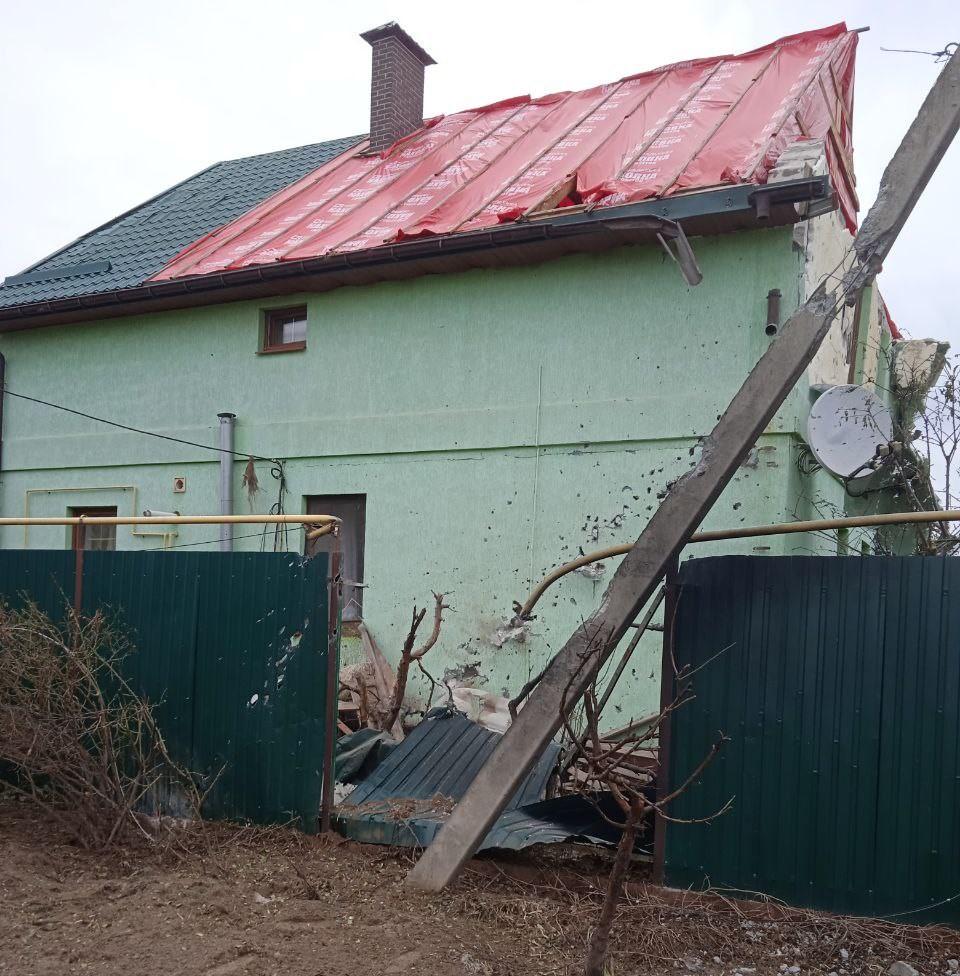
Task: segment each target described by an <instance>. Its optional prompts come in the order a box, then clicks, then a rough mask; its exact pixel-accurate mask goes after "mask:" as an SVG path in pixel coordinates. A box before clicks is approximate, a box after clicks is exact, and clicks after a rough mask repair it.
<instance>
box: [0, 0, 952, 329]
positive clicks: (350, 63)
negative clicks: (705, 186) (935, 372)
mask: <svg viewBox="0 0 960 976" xmlns="http://www.w3.org/2000/svg"><path fill="white" fill-rule="evenodd" d="M957 10H958V8H957V5H956V3H955V2H954V0H914V2H910V3H903V2H902V0H897V2H894V0H879V2H865V0H853V2H847V3H845V4H840V3H827V2H825V0H805V2H802V3H793V4H790V5H787V4H777V3H770V2H769V0H739V2H736V0H735V2H728V0H710V2H705V0H683V2H680V3H676V2H672V3H671V2H661V3H657V4H653V3H648V2H643V0H632V2H619V3H618V2H609V3H606V4H603V3H595V4H590V3H583V2H577V3H571V2H563V0H554V2H551V3H549V4H546V3H530V2H527V3H522V2H518V0H485V2H483V3H481V4H473V3H465V4H452V3H437V2H428V0H404V2H402V3H397V2H394V3H392V4H390V3H384V2H379V0H376V2H369V0H366V2H355V3H352V4H342V3H337V4H332V3H330V2H328V0H274V2H273V3H263V2H262V0H231V2H210V0H164V3H162V4H153V3H151V4H148V3H145V2H143V0H140V2H136V0H134V2H131V0H83V2H77V0H34V2H32V3H23V2H14V0H3V2H2V3H0V13H2V17H0V134H2V139H0V145H2V147H3V151H2V152H0V276H3V275H8V274H15V273H16V272H18V271H20V270H22V269H23V268H24V267H25V266H26V265H28V264H30V263H31V262H33V261H36V260H38V259H39V258H41V257H43V256H44V255H46V254H47V253H49V252H51V251H53V250H55V249H56V248H58V247H60V246H62V245H63V244H65V243H67V242H69V241H71V240H73V239H74V238H75V237H78V236H80V235H81V234H83V233H84V232H86V231H88V230H90V229H92V228H93V227H95V226H97V225H98V224H101V223H103V222H104V221H106V220H108V219H109V218H111V217H113V216H115V215H116V214H118V213H121V212H122V211H124V210H127V209H129V208H130V207H131V206H133V205H135V204H137V203H139V202H141V201H143V200H145V199H147V198H148V197H151V196H153V195H154V194H156V193H158V192H160V191H161V190H163V189H165V188H166V187H168V186H170V185H172V184H173V183H176V182H178V181H179V180H181V179H183V178H184V177H186V176H189V175H190V174H192V173H194V172H196V171H198V170H200V169H202V168H204V167H206V166H208V165H209V164H210V163H212V162H215V161H217V160H221V159H230V158H234V157H237V156H245V155H251V154H254V153H260V152H268V151H271V150H275V149H283V148H287V147H289V146H297V145H302V144H305V143H309V142H318V141H321V140H324V139H331V138H336V137H339V136H346V135H353V134H355V133H357V132H363V131H366V128H367V114H368V97H369V73H370V48H369V47H368V45H367V44H366V43H365V42H364V41H362V40H360V38H359V37H358V36H357V35H358V33H359V32H360V31H362V30H366V29H367V28H370V27H374V26H376V25H378V24H381V23H383V22H385V21H388V20H398V21H399V22H400V23H401V24H402V25H403V27H405V28H406V29H407V31H408V32H409V33H410V34H411V35H412V36H413V37H414V38H416V40H417V41H419V42H420V43H421V44H422V46H423V47H424V48H426V50H427V51H428V52H429V53H430V54H431V55H432V56H433V57H434V58H435V59H436V60H437V62H438V64H437V65H436V66H434V67H431V68H429V69H428V70H427V85H426V92H427V93H426V105H425V111H426V113H427V115H436V114H441V113H445V112H450V111H457V110H459V109H464V108H469V107H472V106H474V105H482V104H486V103H489V102H493V101H496V100H497V99H500V98H505V97H508V96H511V95H517V94H522V93H530V94H544V93H547V92H551V91H556V90H563V89H577V88H584V87H588V86H590V85H593V84H597V83H599V82H604V81H612V80H615V79H617V78H620V77H622V76H623V75H627V74H632V73H635V72H637V71H641V70H644V69H647V68H652V67H656V66H658V65H661V64H667V63H670V62H672V61H678V60H684V59H687V58H693V57H702V56H709V55H714V54H724V53H738V52H740V51H745V50H749V49H750V48H752V47H757V46H759V45H761V44H764V43H767V42H768V41H772V40H774V39H775V38H777V37H780V36H782V35H784V34H790V33H794V32H796V31H801V30H808V29H811V28H815V27H822V26H826V25H828V24H831V23H834V22H836V21H838V20H841V19H845V20H846V22H847V25H848V26H850V27H861V26H868V25H869V26H870V27H871V28H872V29H871V31H870V32H869V33H867V34H864V35H861V38H860V48H859V51H858V56H857V88H856V102H855V108H854V145H855V159H856V167H857V174H858V181H859V182H858V190H859V193H860V198H861V204H862V207H863V209H862V211H861V215H863V214H864V213H865V212H866V209H867V207H869V204H870V203H871V202H872V201H873V198H874V196H875V194H876V188H877V184H878V182H879V179H880V174H881V172H882V169H883V166H884V165H885V163H886V161H887V160H888V159H889V157H890V155H891V154H892V152H893V151H894V149H895V148H896V146H897V144H898V143H899V141H900V138H901V136H902V135H903V132H904V130H905V129H906V127H907V125H908V124H909V122H910V120H911V119H912V118H913V116H914V115H915V113H916V110H917V108H918V107H919V105H920V103H921V101H922V100H923V97H924V95H925V94H926V92H927V90H928V89H929V87H930V85H931V84H932V83H933V81H934V79H935V77H936V75H937V73H938V72H939V70H940V68H939V66H938V65H936V64H935V63H934V60H933V58H930V57H923V56H920V55H910V54H889V53H885V52H883V51H881V50H880V48H881V47H906V48H919V49H922V50H928V51H929V50H940V49H942V48H943V47H944V45H945V44H946V43H947V42H949V41H955V40H960V15H958V13H957ZM951 14H952V16H951ZM958 141H960V140H958ZM958 186H960V145H954V146H953V148H952V149H951V150H950V152H949V153H948V155H947V157H946V159H945V160H944V162H943V163H942V164H941V167H940V170H939V171H938V173H937V174H936V176H935V177H934V179H933V180H932V181H931V183H930V185H929V187H928V189H927V192H926V193H925V195H924V196H923V198H922V199H921V201H920V203H919V205H918V206H917V209H916V210H915V211H914V214H913V216H912V217H911V219H910V222H909V223H908V225H907V227H906V229H905V230H904V232H903V234H902V235H901V237H900V240H899V242H898V244H897V245H896V247H895V249H894V251H893V252H892V254H891V256H890V258H889V259H888V261H887V267H886V269H885V271H884V274H883V276H882V278H881V287H882V289H883V292H884V294H885V296H886V298H887V301H888V304H889V306H890V310H891V313H892V314H893V316H894V318H895V319H896V321H897V323H898V325H899V326H900V327H901V329H903V330H905V331H907V332H909V333H911V334H912V335H914V336H931V337H934V338H946V339H949V340H951V341H952V342H953V344H954V345H955V346H956V347H957V348H960V316H958V315H957V314H955V312H954V307H955V302H954V301H952V295H953V288H954V287H956V278H957V274H958V271H960V268H958V260H957V257H956V253H957V252H956V244H955V242H954V234H955V226H956V222H957V217H958V205H957V198H958V193H957V187H958Z"/></svg>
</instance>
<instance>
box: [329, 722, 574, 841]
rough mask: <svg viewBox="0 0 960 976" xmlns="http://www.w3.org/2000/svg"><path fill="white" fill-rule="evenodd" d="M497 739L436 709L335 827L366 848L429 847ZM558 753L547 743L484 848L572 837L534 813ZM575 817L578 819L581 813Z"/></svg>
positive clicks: (361, 788) (346, 805)
mask: <svg viewBox="0 0 960 976" xmlns="http://www.w3.org/2000/svg"><path fill="white" fill-rule="evenodd" d="M500 738H501V737H500V735H499V734H498V733H496V732H491V731H489V730H488V729H485V728H483V727H482V726H480V725H477V724H476V723H475V722H471V721H469V720H468V719H466V718H464V717H463V716H462V715H460V714H459V712H449V711H447V710H445V709H443V710H441V709H437V710H435V711H434V712H433V713H431V717H428V718H427V719H425V720H424V721H423V722H421V723H420V724H419V725H418V726H417V727H416V728H415V729H414V730H413V731H412V732H411V733H410V735H408V736H407V738H406V739H404V740H403V742H402V743H400V745H398V746H397V747H396V748H395V749H393V750H392V751H391V752H390V753H389V754H388V755H387V757H386V758H385V759H384V760H383V761H382V762H381V763H380V764H379V765H378V766H377V767H376V768H375V769H374V770H373V772H372V773H371V774H370V775H369V776H368V777H367V778H366V779H364V780H363V781H362V782H361V783H360V784H359V785H358V786H357V788H356V789H355V790H354V791H353V792H352V793H351V794H350V795H349V797H347V799H346V800H345V801H344V802H343V803H341V804H340V806H339V807H338V808H337V811H336V816H335V817H334V826H335V827H336V829H337V830H338V831H339V832H340V833H342V834H344V835H346V836H347V837H351V838H353V839H354V840H359V841H364V842H367V843H374V844H389V845H391V846H399V847H426V846H427V845H428V844H429V843H430V842H431V841H432V840H433V838H434V837H435V836H436V834H437V832H438V831H439V829H440V827H441V825H442V824H443V821H444V818H445V816H446V814H447V813H448V812H449V808H451V807H452V804H453V802H455V801H457V800H459V799H460V798H461V797H462V796H463V794H464V793H465V792H466V789H467V787H468V786H469V785H470V783H472V782H473V778H474V776H476V774H477V772H478V771H479V769H480V767H481V766H482V765H483V764H484V763H485V762H486V761H487V759H488V758H489V756H490V754H491V753H492V752H493V750H494V748H495V747H496V744H497V742H498V741H499V740H500ZM559 754H560V748H559V746H557V745H555V744H551V745H550V747H549V748H548V749H547V750H546V752H545V753H544V755H543V757H542V758H541V759H540V761H539V762H538V763H537V764H536V766H535V767H534V768H533V770H532V771H531V772H530V775H529V776H527V778H526V780H525V781H524V782H523V784H522V785H521V786H520V788H519V789H518V790H517V792H516V794H515V795H514V797H513V799H512V800H511V801H510V803H509V804H508V806H507V809H506V810H505V811H504V815H503V817H501V819H500V821H498V822H497V824H495V825H494V828H493V829H492V830H491V831H490V835H489V836H488V838H487V840H486V841H485V843H484V846H485V847H509V848H512V849H515V850H518V849H520V848H521V847H525V846H528V844H534V843H548V842H550V841H552V840H561V839H563V838H564V837H567V836H570V832H569V831H566V832H564V829H563V828H562V827H558V826H557V825H556V824H555V823H553V824H551V823H549V822H548V821H547V820H545V819H544V817H543V810H541V809H539V808H540V807H541V806H542V804H540V802H539V801H542V800H543V798H544V795H545V793H546V789H547V781H548V780H549V778H550V775H551V773H552V772H553V771H554V769H555V768H556V765H557V759H558V757H559ZM546 802H547V803H549V802H551V801H546ZM531 805H533V806H531ZM527 809H529V810H531V811H532V813H531V814H527V813H526V812H525V810H527ZM577 818H578V819H577V822H579V821H580V820H582V819H583V814H582V811H578V813H577ZM530 838H533V839H530Z"/></svg>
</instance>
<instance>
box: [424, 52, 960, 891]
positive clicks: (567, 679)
mask: <svg viewBox="0 0 960 976" xmlns="http://www.w3.org/2000/svg"><path fill="white" fill-rule="evenodd" d="M958 125H960V52H958V53H954V55H953V57H952V58H951V59H950V61H949V62H948V63H947V65H946V67H945V68H944V69H943V72H942V74H941V75H940V77H939V78H938V79H937V81H936V83H935V84H934V86H933V88H932V89H931V90H930V92H929V94H928V95H927V97H926V99H925V100H924V103H923V105H922V106H921V108H920V112H919V114H918V115H917V117H916V119H915V120H914V122H913V124H912V125H911V126H910V128H909V130H908V131H907V134H906V135H905V136H904V138H903V142H901V143H900V147H899V148H898V149H897V151H896V153H895V154H894V156H893V159H892V160H891V161H890V163H889V164H888V166H887V168H886V170H885V171H884V174H883V179H882V180H881V181H880V190H879V193H878V194H877V199H876V202H875V203H874V205H873V207H872V208H871V209H870V212H869V214H868V215H867V218H866V220H864V222H863V225H862V226H861V228H860V230H859V232H858V233H857V236H856V238H855V239H854V243H853V248H854V252H855V260H854V264H853V266H852V267H851V269H850V271H849V272H848V273H847V274H846V275H845V276H844V279H843V281H842V283H841V285H840V287H839V288H838V289H836V290H834V291H827V289H826V285H825V283H824V284H821V285H820V287H819V288H818V289H817V290H816V291H815V292H814V294H813V295H812V296H811V297H810V299H809V300H808V301H807V302H805V303H804V304H803V305H802V306H801V307H800V308H799V309H798V310H797V312H796V313H795V314H794V315H792V316H791V317H790V319H789V320H788V321H787V323H786V325H785V326H784V328H783V330H782V332H781V334H780V337H779V338H778V339H777V340H776V341H775V342H774V343H773V344H772V345H771V346H770V348H769V349H768V350H767V352H766V353H765V354H764V355H763V357H762V358H761V359H760V361H759V362H758V363H757V365H756V366H754V368H753V369H752V370H751V372H750V374H749V375H748V376H747V379H746V381H745V382H744V384H743V386H742V387H741V388H740V390H739V392H738V393H737V394H736V396H734V398H733V400H731V401H730V405H729V406H728V407H727V410H726V412H725V413H724V414H723V416H722V417H721V418H720V421H719V423H718V424H717V425H716V427H714V429H713V432H712V433H711V434H710V436H709V437H708V438H707V439H706V440H705V441H704V443H703V454H702V457H701V459H700V462H699V463H698V464H697V466H696V467H695V468H693V469H691V470H690V471H689V472H688V473H687V474H685V475H684V476H683V477H682V478H681V479H680V480H679V481H677V482H676V484H675V485H674V486H673V488H672V490H671V491H670V493H669V494H668V495H667V497H666V498H665V499H664V500H663V502H662V504H661V505H660V507H659V508H658V509H657V511H656V512H655V513H654V515H653V518H651V519H650V522H649V523H648V524H647V527H646V528H645V529H644V530H643V532H642V533H641V535H640V537H639V538H638V539H637V541H636V543H634V546H633V548H632V549H631V550H630V552H629V553H627V555H626V556H625V557H624V560H623V562H622V563H621V564H620V566H619V568H618V569H617V572H616V574H615V575H614V577H613V579H612V580H611V581H610V585H609V586H608V587H607V590H606V592H605V593H604V596H603V600H602V601H601V604H600V607H599V608H598V609H597V610H596V612H595V613H594V614H593V615H592V616H591V617H589V618H588V619H587V620H586V621H585V622H584V623H583V624H582V625H581V626H580V627H579V628H578V629H577V631H576V632H575V633H574V634H573V636H572V637H570V639H569V640H568V641H567V642H566V644H564V646H563V647H562V648H561V650H560V651H559V652H558V653H557V655H556V657H554V659H553V660H552V661H551V662H550V665H549V666H548V667H547V670H546V671H545V672H544V675H543V677H542V679H541V681H540V683H539V684H538V685H537V687H536V688H535V689H534V691H533V692H532V693H531V694H530V697H529V699H528V701H527V704H526V707H525V708H524V709H523V710H522V711H521V712H520V713H519V714H518V715H517V718H516V720H515V721H514V723H513V724H512V725H511V727H510V728H509V729H508V730H507V733H506V734H505V735H504V737H503V739H502V740H501V742H500V743H499V745H498V746H497V748H496V750H495V751H494V753H493V755H492V756H491V757H490V758H489V759H488V760H487V762H486V764H485V765H484V766H483V768H482V769H481V770H480V772H479V773H478V774H477V776H476V778H475V779H474V781H473V783H472V784H471V785H470V788H469V789H468V790H467V792H466V794H465V795H464V797H463V799H462V800H461V801H460V803H459V804H458V805H457V807H456V808H455V809H454V811H453V814H452V815H451V816H450V819H449V820H448V821H447V822H446V824H444V826H443V828H442V829H441V831H440V833H439V835H438V836H437V838H436V839H435V840H434V842H433V843H432V844H431V845H430V847H428V848H427V850H426V852H425V853H424V854H423V856H422V857H421V858H420V860H419V862H418V863H417V864H416V865H415V866H414V868H413V870H412V871H411V872H410V874H409V876H408V878H407V882H408V884H410V885H412V886H414V887H416V888H420V889H422V890H425V891H439V890H440V889H442V888H444V887H445V886H446V885H447V884H448V883H449V882H450V881H452V880H453V879H454V878H455V877H456V876H457V874H458V872H459V870H460V868H461V867H462V866H463V864H464V863H465V862H466V861H467V859H468V858H470V857H471V856H472V855H473V853H474V851H476V849H477V847H478V846H479V844H480V842H481V841H482V840H483V838H484V836H485V835H486V833H487V831H488V830H489V829H490V827H491V826H492V825H493V823H494V821H495V820H496V819H497V817H498V816H499V815H500V813H501V812H502V810H503V808H504V807H505V806H506V804H507V802H508V801H509V799H510V797H511V796H513V794H514V792H515V791H516V789H517V787H518V786H519V784H520V782H521V780H522V779H523V777H524V776H526V775H527V772H528V770H529V769H530V768H531V767H532V766H533V764H534V763H535V762H536V761H537V760H538V759H539V758H540V756H541V755H542V754H543V751H544V749H545V748H546V746H547V743H548V742H549V741H550V740H551V739H552V738H553V736H554V735H555V734H556V731H557V729H558V728H559V727H560V710H561V707H562V706H563V703H564V702H569V703H570V704H571V705H572V704H573V703H575V702H577V701H579V699H580V698H581V697H582V695H583V693H584V690H585V689H586V687H587V685H588V684H589V682H590V680H591V678H592V676H593V675H594V674H595V673H596V671H597V669H598V668H599V666H600V665H601V664H602V662H603V661H604V660H606V658H607V657H608V656H609V655H610V653H611V652H612V651H613V649H614V648H615V647H616V645H617V643H618V642H619V640H620V638H621V637H622V636H623V634H624V633H625V632H626V630H627V628H628V627H629V626H630V623H631V622H632V621H633V620H634V618H635V617H636V616H637V614H638V613H639V611H640V609H641V608H642V607H643V605H644V604H645V603H646V602H647V600H648V599H649V598H650V596H651V594H652V593H653V591H654V589H655V588H656V586H657V585H658V584H659V582H660V580H661V579H662V578H663V576H664V573H665V571H666V568H667V566H668V564H669V563H670V561H671V560H672V559H674V558H675V557H676V556H677V555H678V554H679V553H680V550H681V549H682V548H683V546H684V544H685V543H686V541H687V539H689V537H690V535H691V534H692V533H693V532H694V530H695V529H696V528H697V527H698V526H699V525H700V523H701V521H702V520H703V518H704V517H705V516H706V515H707V513H708V512H709V511H710V508H711V507H712V506H713V503H714V502H715V501H716V499H717V497H718V496H719V495H720V492H721V491H722V490H723V489H724V487H725V486H726V484H727V482H728V481H729V480H730V478H731V477H732V476H733V474H734V472H735V471H736V469H737V466H738V465H739V464H740V462H741V460H742V459H743V457H744V456H745V455H746V454H747V452H748V451H749V450H750V448H751V447H753V445H754V443H755V442H756V440H757V438H758V437H759V436H760V435H761V434H762V433H763V431H764V429H765V428H766V426H767V424H768V423H769V422H770V420H771V419H772V418H773V416H774V414H775V413H776V411H777V410H778V409H779V407H780V405H781V404H782V403H783V401H784V400H785V399H786V397H787V394H788V393H789V392H790V390H792V389H793V387H794V385H795V384H796V382H797V380H798V379H799V378H800V376H801V374H802V373H803V371H804V369H806V368H807V366H808V364H809V363H810V360H811V359H813V356H814V355H815V353H816V351H817V349H819V347H820V344H821V342H822V341H823V338H824V336H825V335H826V334H827V331H828V330H829V328H830V325H831V323H832V322H833V320H834V317H835V316H836V313H837V310H838V308H839V307H840V305H841V304H843V303H844V302H846V303H847V304H853V303H854V302H855V301H856V299H857V296H858V295H859V294H860V292H861V291H862V289H863V288H864V286H865V285H867V284H869V283H870V282H871V281H872V280H873V278H874V277H875V276H876V274H877V272H878V271H879V270H880V268H881V265H882V263H883V260H884V258H885V257H886V256H887V254H888V253H889V251H890V248H891V246H892V245H893V243H894V241H895V240H896V238H897V235H898V234H899V232H900V229H901V228H902V227H903V225H904V223H905V221H906V219H907V217H908V216H909V215H910V212H911V211H912V210H913V207H914V205H915V204H916V202H917V200H918V199H919V197H920V194H921V193H922V192H923V189H924V187H925V186H926V185H927V182H928V181H929V179H930V177H931V176H932V175H933V172H934V170H935V169H936V168H937V164H938V163H939V162H940V160H941V158H942V157H943V154H944V153H945V152H946V150H947V147H948V146H949V145H950V143H951V141H952V140H953V137H954V136H955V135H956V133H957V128H958Z"/></svg>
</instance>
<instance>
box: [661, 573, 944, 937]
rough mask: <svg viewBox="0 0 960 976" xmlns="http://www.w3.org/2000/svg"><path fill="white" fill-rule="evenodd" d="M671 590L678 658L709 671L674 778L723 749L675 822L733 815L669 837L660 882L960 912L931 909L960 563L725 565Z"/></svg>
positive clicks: (936, 895) (928, 912) (824, 904)
mask: <svg viewBox="0 0 960 976" xmlns="http://www.w3.org/2000/svg"><path fill="white" fill-rule="evenodd" d="M680 584H681V596H680V601H679V605H678V613H677V627H676V640H675V649H674V654H675V657H676V659H677V661H678V663H679V664H680V665H681V666H682V665H690V666H692V667H699V666H701V665H702V666H703V667H702V670H700V671H699V672H697V673H696V674H695V675H694V677H693V685H694V692H695V694H696V699H695V701H693V702H692V703H690V704H688V705H686V706H684V707H683V708H682V709H680V710H679V711H678V712H677V713H675V715H674V717H673V725H672V740H671V750H670V757H669V768H670V780H671V782H672V783H678V782H681V781H682V780H683V779H684V778H685V777H686V775H687V774H688V773H689V772H690V771H691V770H692V769H693V768H694V767H695V766H696V765H697V763H698V762H699V761H700V759H701V758H702V757H703V755H704V754H705V753H706V751H707V749H708V748H709V746H710V744H711V742H713V741H714V740H715V739H716V737H717V734H718V732H719V731H721V730H722V731H723V732H724V733H725V734H726V735H728V736H730V738H731V741H730V743H728V744H727V746H726V747H725V748H724V750H723V752H722V753H721V755H720V757H719V758H718V759H717V760H716V761H715V762H714V763H713V765H712V766H711V767H710V768H709V769H708V770H707V772H706V773H705V775H704V776H703V778H702V780H701V782H700V783H699V784H698V785H697V786H696V787H695V788H693V789H692V790H691V791H690V792H689V793H687V794H686V795H685V796H683V797H681V798H680V799H679V800H678V802H677V803H676V805H675V808H674V811H673V812H674V814H675V815H676V816H678V817H683V818H697V817H703V816H705V815H707V814H709V813H711V812H712V811H714V810H716V809H719V808H720V807H721V806H722V805H723V803H724V802H725V801H726V800H727V799H729V798H730V797H734V806H733V809H732V810H731V811H730V812H729V813H727V814H726V815H725V816H723V817H721V818H719V819H717V820H716V821H714V822H712V823H710V824H693V825H676V826H670V827H669V828H668V831H667V844H666V856H665V871H666V878H667V881H668V883H670V884H674V885H679V886H688V885H694V886H700V885H702V884H704V883H706V882H709V883H710V884H713V885H715V886H721V887H732V888H740V889H744V890H747V891H762V892H765V893H767V894H771V895H774V896H776V897H779V898H783V899H784V900H786V901H789V902H791V903H793V904H800V905H809V906H814V907H820V908H827V909H831V910H835V911H846V912H854V913H863V914H887V913H894V912H904V911H909V912H911V913H912V914H911V915H910V916H909V917H910V919H911V920H915V921H921V920H934V919H942V920H947V921H954V922H956V921H958V920H960V912H958V907H957V903H956V902H951V901H948V902H947V903H946V904H943V905H939V906H937V905H936V903H938V902H940V901H942V900H944V899H949V898H950V896H953V895H955V894H956V887H957V883H956V877H957V867H958V856H960V850H958V843H960V823H958V821H957V819H956V817H955V816H954V811H955V810H956V809H957V803H958V801H960V788H958V780H960V756H958V737H960V710H958V708H960V706H958V701H960V560H950V559H943V560H935V559H919V558H915V557H902V558H897V557H894V558H883V557H869V558H842V559H838V558H835V557H750V556H721V557H715V558H707V559H695V560H690V561H688V562H686V563H685V564H684V565H683V567H682V570H681V576H680ZM951 593H952V594H953V600H952V601H951V599H950V594H951ZM935 906H936V907H935ZM916 909H921V911H915V910H916Z"/></svg>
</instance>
